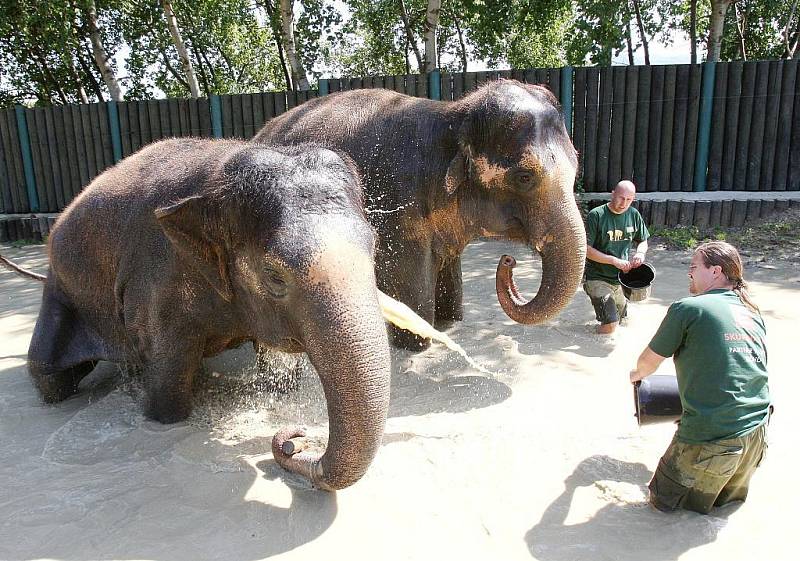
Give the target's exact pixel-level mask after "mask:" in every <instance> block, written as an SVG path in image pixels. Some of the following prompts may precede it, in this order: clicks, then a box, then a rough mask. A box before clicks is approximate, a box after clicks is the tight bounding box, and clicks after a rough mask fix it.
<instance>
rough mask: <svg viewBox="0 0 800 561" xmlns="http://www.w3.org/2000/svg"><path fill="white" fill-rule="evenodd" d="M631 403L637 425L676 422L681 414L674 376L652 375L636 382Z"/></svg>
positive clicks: (681, 408)
mask: <svg viewBox="0 0 800 561" xmlns="http://www.w3.org/2000/svg"><path fill="white" fill-rule="evenodd" d="M633 402H634V405H635V406H636V418H637V419H638V420H639V425H650V424H653V423H666V422H669V421H676V420H678V419H680V416H681V414H682V413H683V406H681V398H680V395H679V394H678V379H677V378H676V377H675V376H670V375H652V376H648V377H647V378H645V379H644V380H640V381H639V382H636V383H635V384H634V385H633Z"/></svg>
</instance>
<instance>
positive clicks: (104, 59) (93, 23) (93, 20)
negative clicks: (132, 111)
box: [86, 0, 123, 101]
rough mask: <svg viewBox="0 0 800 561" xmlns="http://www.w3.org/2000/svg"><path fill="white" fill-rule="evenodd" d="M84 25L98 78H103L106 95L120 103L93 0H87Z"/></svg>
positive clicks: (116, 83) (117, 85)
mask: <svg viewBox="0 0 800 561" xmlns="http://www.w3.org/2000/svg"><path fill="white" fill-rule="evenodd" d="M86 25H87V27H88V30H89V40H90V42H91V44H92V55H93V56H94V62H95V64H96V65H97V68H98V70H99V71H100V76H101V77H102V78H103V82H105V84H106V87H107V88H108V93H109V95H110V96H111V99H113V100H114V101H122V100H123V97H122V89H121V88H120V86H119V82H117V76H116V75H115V74H114V69H113V68H112V66H111V63H110V61H109V59H110V57H109V56H108V53H107V52H106V48H105V46H103V40H102V37H101V34H100V26H99V25H98V22H97V6H95V3H94V0H88V6H87V9H86Z"/></svg>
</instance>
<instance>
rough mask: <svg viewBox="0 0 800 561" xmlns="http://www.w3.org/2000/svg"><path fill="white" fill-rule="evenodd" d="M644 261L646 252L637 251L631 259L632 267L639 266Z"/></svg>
mask: <svg viewBox="0 0 800 561" xmlns="http://www.w3.org/2000/svg"><path fill="white" fill-rule="evenodd" d="M642 263H644V253H642V252H641V251H637V252H636V253H634V254H633V257H631V260H630V264H631V269H635V268H636V267H639V266H640V265H641V264H642Z"/></svg>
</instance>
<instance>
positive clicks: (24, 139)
mask: <svg viewBox="0 0 800 561" xmlns="http://www.w3.org/2000/svg"><path fill="white" fill-rule="evenodd" d="M14 109H15V112H16V114H17V131H18V132H19V150H20V153H21V154H22V167H23V169H24V170H25V188H26V189H27V191H28V208H29V209H30V211H31V212H39V196H38V195H37V194H36V177H35V176H34V175H33V154H32V153H31V139H30V137H29V136H28V120H27V119H26V118H25V108H24V107H22V106H21V105H17V106H16V107H15V108H14Z"/></svg>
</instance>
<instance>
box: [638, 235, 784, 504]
mask: <svg viewBox="0 0 800 561" xmlns="http://www.w3.org/2000/svg"><path fill="white" fill-rule="evenodd" d="M689 292H690V294H692V297H689V298H684V299H682V300H678V301H677V302H674V303H673V304H672V305H671V306H670V307H669V311H668V312H667V315H666V317H665V318H664V320H663V321H662V322H661V326H660V327H659V328H658V331H657V332H656V334H655V336H654V337H653V339H652V340H651V341H650V343H649V344H648V346H647V347H646V348H645V349H644V351H643V352H642V354H641V356H639V360H638V361H637V364H636V368H635V369H634V370H632V371H631V373H630V380H631V382H633V383H636V382H638V381H639V380H641V379H643V378H645V377H647V376H649V375H650V374H652V373H653V372H655V370H656V369H657V368H658V367H659V365H660V364H661V362H662V361H663V360H664V359H665V358H666V357H670V356H671V357H672V358H673V361H674V363H675V371H676V374H677V377H678V391H679V393H680V398H681V404H682V405H683V414H682V416H681V419H680V424H679V426H678V430H677V431H676V432H675V436H674V437H673V439H672V443H671V444H670V445H669V447H668V448H667V451H666V453H665V454H664V456H663V457H662V458H661V460H660V461H659V463H658V468H657V469H656V473H655V474H654V476H653V479H652V480H651V481H650V503H651V504H652V505H653V506H654V507H655V508H657V509H658V510H662V511H671V510H674V509H676V508H685V509H688V510H694V511H696V512H701V513H703V514H706V513H708V512H709V511H710V510H711V509H712V508H713V507H714V506H721V505H723V504H726V503H729V502H732V501H743V500H745V498H746V497H747V491H748V487H749V484H750V478H751V476H752V475H753V473H754V472H755V469H756V468H757V467H758V465H759V464H760V463H761V459H762V457H763V456H764V452H765V451H766V447H767V444H766V430H767V422H768V420H769V414H770V409H771V407H770V396H769V387H768V383H767V349H766V345H765V336H766V332H765V328H764V321H763V319H762V318H761V314H760V312H759V309H758V307H757V306H756V305H755V303H754V302H753V300H752V299H751V298H750V295H749V294H748V292H747V283H746V282H745V280H744V277H743V268H742V261H741V258H740V257H739V252H738V251H737V250H736V248H735V247H733V246H732V245H730V244H729V243H726V242H721V241H714V242H708V243H704V244H702V245H700V246H699V247H698V248H697V249H696V250H695V252H694V255H693V256H692V261H691V264H690V265H689Z"/></svg>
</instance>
